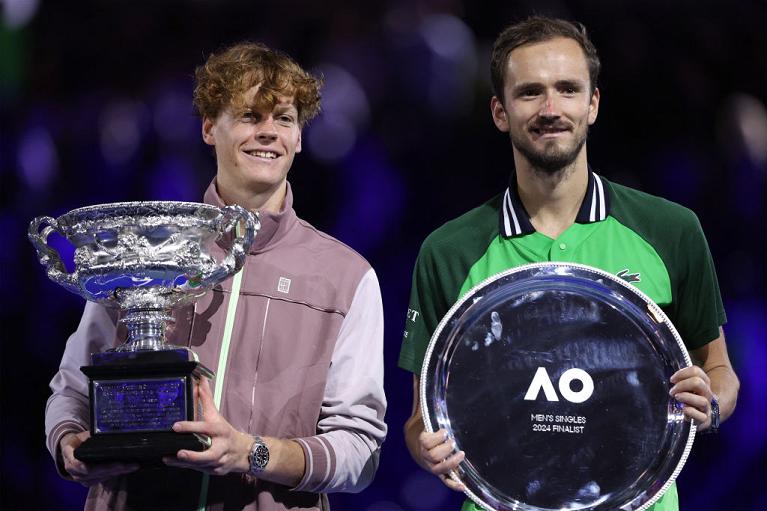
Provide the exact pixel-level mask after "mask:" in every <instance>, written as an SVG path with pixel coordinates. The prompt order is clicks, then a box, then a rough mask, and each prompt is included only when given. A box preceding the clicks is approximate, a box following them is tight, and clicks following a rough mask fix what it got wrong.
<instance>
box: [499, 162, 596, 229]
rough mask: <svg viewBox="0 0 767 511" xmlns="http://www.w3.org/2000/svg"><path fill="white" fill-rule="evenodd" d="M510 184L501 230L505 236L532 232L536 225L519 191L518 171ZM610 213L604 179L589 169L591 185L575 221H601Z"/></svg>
mask: <svg viewBox="0 0 767 511" xmlns="http://www.w3.org/2000/svg"><path fill="white" fill-rule="evenodd" d="M510 183H511V184H510V185H509V187H508V188H506V192H505V193H504V194H503V205H502V207H501V215H500V223H501V226H500V230H501V234H502V235H503V237H505V238H511V237H513V236H520V235H524V234H532V233H534V232H535V227H533V224H532V223H531V222H530V215H528V214H527V211H526V210H525V206H524V205H523V204H522V201H521V200H520V198H519V194H518V193H517V179H516V173H512V175H511V180H510ZM609 214H610V198H609V194H608V193H607V190H606V189H605V183H604V180H603V179H602V178H601V177H599V176H598V175H596V174H595V173H594V172H592V171H591V169H589V185H588V188H587V189H586V195H585V196H584V197H583V201H582V202H581V208H580V209H579V210H578V215H577V216H576V217H575V221H576V222H577V223H579V224H590V223H593V222H601V221H602V220H605V219H606V218H607V216H608V215H609Z"/></svg>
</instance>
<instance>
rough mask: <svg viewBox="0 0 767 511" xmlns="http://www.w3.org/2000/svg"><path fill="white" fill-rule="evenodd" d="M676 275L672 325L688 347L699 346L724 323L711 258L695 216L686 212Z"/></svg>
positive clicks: (717, 284)
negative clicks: (686, 217)
mask: <svg viewBox="0 0 767 511" xmlns="http://www.w3.org/2000/svg"><path fill="white" fill-rule="evenodd" d="M678 254H679V261H678V262H677V267H678V268H679V276H678V277H677V282H678V291H677V299H676V300H675V302H676V308H675V311H674V312H675V314H674V317H673V318H672V321H673V323H674V326H676V327H677V329H678V330H679V333H680V335H681V336H682V339H683V340H684V342H685V344H686V345H687V347H688V348H689V349H696V348H700V347H702V346H704V345H706V344H708V343H709V342H711V341H713V340H715V339H716V338H718V337H719V327H720V326H722V325H724V324H725V323H726V322H727V316H726V314H725V312H724V306H723V305H722V296H721V293H720V291H719V282H718V280H717V277H716V270H715V268H714V260H713V258H712V257H711V251H710V250H709V247H708V242H707V241H706V236H705V235H704V234H703V228H702V227H701V225H700V221H699V220H698V217H697V216H696V215H695V214H694V213H690V215H689V218H688V220H687V223H686V225H685V227H684V229H683V231H682V233H681V240H680V250H678Z"/></svg>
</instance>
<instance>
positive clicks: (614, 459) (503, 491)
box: [420, 263, 695, 511]
mask: <svg viewBox="0 0 767 511" xmlns="http://www.w3.org/2000/svg"><path fill="white" fill-rule="evenodd" d="M688 365H690V359H689V356H688V354H687V351H686V350H685V347H684V345H683V344H682V342H681V339H680V338H679V335H678V334H677V332H676V330H675V329H674V327H673V325H671V323H670V322H669V321H668V319H667V318H666V316H665V314H664V313H663V312H662V311H661V310H660V308H659V307H658V306H657V305H655V304H654V303H653V302H652V301H651V300H650V299H649V298H647V297H646V296H645V295H643V294H642V293H640V292H638V291H637V290H636V289H635V288H633V287H632V286H631V285H629V284H627V283H625V282H623V281H622V280H620V279H618V278H617V277H614V276H612V275H610V274H608V273H605V272H603V271H601V270H598V269H595V268H591V267H588V266H583V265H575V264H566V263H543V264H533V265H526V266H522V267H519V268H515V269H513V270H509V271H507V272H503V273H501V274H499V275H497V276H495V277H492V278H490V279H488V280H486V281H485V282H483V283H481V284H480V285H478V286H477V287H475V288H474V289H472V290H471V291H469V292H468V293H466V294H465V295H464V297H463V298H462V299H461V301H459V302H458V303H457V304H456V305H455V306H454V307H453V308H452V309H451V310H450V311H449V312H448V314H447V315H446V316H445V318H444V319H443V320H442V321H441V323H440V324H439V326H438V327H437V329H436V331H435V333H434V336H433V337H432V339H431V341H430V343H429V347H428V349H427V353H426V357H425V359H424V364H423V369H422V372H421V389H420V390H421V408H422V410H423V418H424V424H425V426H426V430H427V431H429V432H432V431H436V430H438V429H440V428H445V429H446V430H447V431H448V433H449V435H450V436H451V437H452V438H454V439H455V441H456V444H457V449H458V450H463V451H465V453H466V458H465V460H464V461H463V462H462V463H461V464H460V466H459V467H458V469H457V470H456V471H454V472H453V473H452V474H451V476H452V477H453V478H454V479H456V480H458V481H460V482H462V483H463V484H464V486H465V488H466V493H467V495H468V496H469V497H470V498H472V500H474V501H475V502H476V503H477V504H479V505H480V506H482V507H483V508H485V509H491V510H504V511H506V510H511V509H514V510H536V511H538V510H553V509H578V510H593V511H597V510H600V511H601V510H605V511H606V510H615V509H623V510H627V511H628V510H638V509H646V508H647V507H649V506H650V505H651V504H652V503H653V502H655V501H656V500H657V499H658V498H659V497H660V496H661V495H662V493H663V492H664V491H665V490H666V489H667V488H668V487H669V486H670V485H671V483H672V482H673V480H674V478H675V477H676V476H677V474H678V473H679V471H680V470H681V468H682V465H683V464H684V461H685V460H686V458H687V454H688V453H689V449H690V448H691V446H692V440H693V438H694V432H695V428H694V426H692V425H691V424H690V423H689V422H688V421H686V420H684V415H683V413H682V409H681V406H680V405H679V403H677V402H676V401H675V400H674V399H673V398H671V397H670V396H669V393H668V392H669V389H670V382H669V378H670V377H671V375H672V374H673V373H674V372H675V371H677V370H678V369H680V368H682V367H685V366H688Z"/></svg>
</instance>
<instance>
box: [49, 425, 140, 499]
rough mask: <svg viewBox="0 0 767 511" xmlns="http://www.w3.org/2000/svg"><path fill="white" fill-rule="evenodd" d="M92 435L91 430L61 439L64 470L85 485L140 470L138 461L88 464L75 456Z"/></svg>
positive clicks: (71, 434)
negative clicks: (76, 450)
mask: <svg viewBox="0 0 767 511" xmlns="http://www.w3.org/2000/svg"><path fill="white" fill-rule="evenodd" d="M90 436H91V434H90V432H88V431H83V432H81V433H68V434H66V435H64V437H63V438H62V439H61V443H60V444H59V447H60V448H61V457H62V459H63V460H64V470H66V471H67V473H68V474H69V475H70V477H71V478H72V479H74V480H75V481H77V482H78V483H80V484H82V485H83V486H93V485H95V484H99V483H100V482H102V481H106V480H107V479H111V478H113V477H117V476H119V475H123V474H128V473H130V472H133V471H135V470H138V468H139V465H138V463H94V464H90V465H86V464H85V463H83V462H82V461H80V460H78V459H77V458H75V449H77V448H78V447H79V446H80V444H82V443H83V442H85V441H86V440H87V439H88V438H89V437H90Z"/></svg>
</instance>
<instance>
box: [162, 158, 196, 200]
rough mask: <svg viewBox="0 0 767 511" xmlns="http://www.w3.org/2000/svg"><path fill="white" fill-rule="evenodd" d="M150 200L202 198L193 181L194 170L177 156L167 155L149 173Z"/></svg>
mask: <svg viewBox="0 0 767 511" xmlns="http://www.w3.org/2000/svg"><path fill="white" fill-rule="evenodd" d="M149 175H150V176H151V178H150V179H151V184H150V196H151V199H152V200H178V201H193V202H197V201H200V200H202V196H201V193H200V190H198V186H197V184H196V182H195V179H194V176H195V170H194V168H193V167H192V166H191V165H189V164H188V163H187V162H186V161H184V160H183V159H182V158H180V157H178V156H167V157H165V158H163V159H162V160H161V161H160V163H159V164H158V165H157V166H156V167H155V168H154V169H153V170H152V171H151V172H150V173H149Z"/></svg>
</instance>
